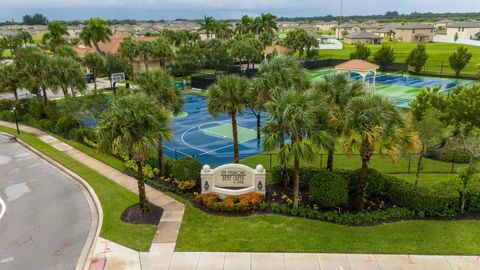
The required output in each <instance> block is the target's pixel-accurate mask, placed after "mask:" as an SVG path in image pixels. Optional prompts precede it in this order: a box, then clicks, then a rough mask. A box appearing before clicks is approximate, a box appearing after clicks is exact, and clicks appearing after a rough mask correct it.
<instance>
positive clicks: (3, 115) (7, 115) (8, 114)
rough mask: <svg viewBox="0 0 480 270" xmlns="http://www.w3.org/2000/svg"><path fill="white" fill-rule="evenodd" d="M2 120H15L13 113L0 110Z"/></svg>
mask: <svg viewBox="0 0 480 270" xmlns="http://www.w3.org/2000/svg"><path fill="white" fill-rule="evenodd" d="M0 120H3V121H9V122H13V121H15V119H13V113H12V112H11V111H0Z"/></svg>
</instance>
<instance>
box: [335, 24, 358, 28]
mask: <svg viewBox="0 0 480 270" xmlns="http://www.w3.org/2000/svg"><path fill="white" fill-rule="evenodd" d="M355 26H357V27H360V26H359V24H356V23H344V24H340V25H338V26H336V28H352V27H355Z"/></svg>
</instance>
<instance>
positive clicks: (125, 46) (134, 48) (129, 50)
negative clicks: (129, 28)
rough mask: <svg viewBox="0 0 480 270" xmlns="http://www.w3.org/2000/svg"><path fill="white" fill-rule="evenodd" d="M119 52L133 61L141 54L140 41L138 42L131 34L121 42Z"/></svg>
mask: <svg viewBox="0 0 480 270" xmlns="http://www.w3.org/2000/svg"><path fill="white" fill-rule="evenodd" d="M118 53H119V54H120V55H121V56H122V57H124V58H126V59H128V60H130V62H133V60H134V58H135V57H138V56H139V51H138V42H136V41H135V40H134V39H133V37H131V36H129V37H126V38H125V39H124V40H122V42H121V43H120V47H119V48H118Z"/></svg>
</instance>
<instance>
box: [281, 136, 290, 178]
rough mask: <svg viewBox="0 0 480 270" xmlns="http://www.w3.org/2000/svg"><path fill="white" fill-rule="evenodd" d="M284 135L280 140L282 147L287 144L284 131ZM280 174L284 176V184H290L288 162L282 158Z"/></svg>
mask: <svg viewBox="0 0 480 270" xmlns="http://www.w3.org/2000/svg"><path fill="white" fill-rule="evenodd" d="M281 136H282V138H283V139H282V141H281V142H280V148H282V147H284V146H285V138H284V137H285V134H284V133H283V132H282V134H281ZM280 175H281V177H282V180H283V185H284V186H285V187H287V186H288V182H289V179H288V171H287V162H286V161H285V160H283V159H280Z"/></svg>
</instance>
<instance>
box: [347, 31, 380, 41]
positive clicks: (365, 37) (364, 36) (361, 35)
mask: <svg viewBox="0 0 480 270" xmlns="http://www.w3.org/2000/svg"><path fill="white" fill-rule="evenodd" d="M343 40H344V41H345V43H347V44H382V37H381V36H377V35H375V34H372V33H370V32H366V31H360V32H352V33H349V34H348V35H346V36H345V37H344V38H343Z"/></svg>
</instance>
